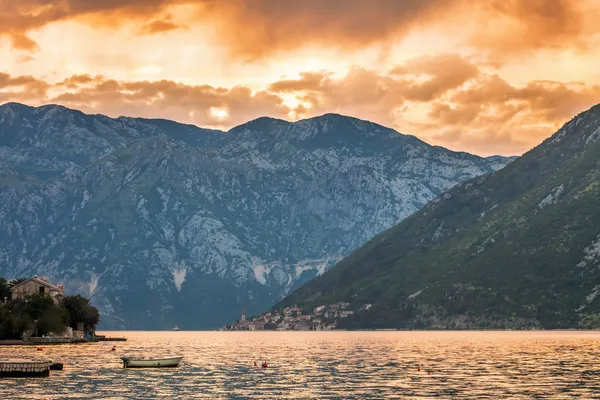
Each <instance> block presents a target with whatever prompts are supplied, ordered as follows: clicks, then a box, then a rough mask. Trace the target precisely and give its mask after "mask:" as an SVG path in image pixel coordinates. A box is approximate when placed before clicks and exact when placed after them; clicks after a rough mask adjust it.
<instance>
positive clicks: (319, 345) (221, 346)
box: [0, 332, 600, 399]
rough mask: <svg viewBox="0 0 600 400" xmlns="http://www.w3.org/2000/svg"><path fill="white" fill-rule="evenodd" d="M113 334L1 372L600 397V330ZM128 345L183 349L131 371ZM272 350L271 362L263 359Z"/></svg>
mask: <svg viewBox="0 0 600 400" xmlns="http://www.w3.org/2000/svg"><path fill="white" fill-rule="evenodd" d="M106 334H107V336H124V337H127V339H128V341H127V342H117V343H110V342H106V343H95V344H83V345H60V346H43V351H41V352H39V351H36V349H35V347H20V346H19V347H16V346H4V347H0V359H11V358H24V357H36V358H39V357H43V358H47V359H51V360H53V361H55V362H63V363H64V365H65V369H64V370H63V371H52V373H51V376H50V377H49V378H37V379H0V399H154V398H165V399H196V398H206V399H232V398H256V399H282V398H288V399H301V398H324V399H335V398H339V399H352V398H357V399H362V398H379V399H383V398H386V399H387V398H398V399H410V398H457V399H467V398H468V399H499V398H514V399H520V398H522V399H525V398H528V399H529V398H555V399H561V398H574V397H579V398H582V399H594V398H596V399H600V375H599V374H598V372H599V371H600V349H599V345H600V332H108V333H106ZM113 344H116V346H117V351H116V352H112V351H110V350H111V348H112V346H113ZM122 354H127V355H145V356H166V355H171V354H174V355H176V354H181V355H183V356H184V359H183V361H182V362H181V365H180V367H179V368H169V369H123V368H122V363H121V361H120V360H119V357H120V356H121V355H122ZM263 360H267V361H268V362H269V368H267V369H262V368H256V367H254V366H253V362H254V361H256V362H257V363H258V364H259V365H260V363H261V362H262V361H263ZM419 369H420V370H419Z"/></svg>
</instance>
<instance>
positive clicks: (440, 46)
mask: <svg viewBox="0 0 600 400" xmlns="http://www.w3.org/2000/svg"><path fill="white" fill-rule="evenodd" d="M599 17H600V0H470V1H467V0H369V1H367V0H295V1H292V0H289V1H288V0H193V1H192V0H190V1H188V0H0V103H4V102H8V101H19V102H23V103H26V104H30V105H40V104H47V103H58V104H63V105H65V106H68V107H72V108H76V109H80V110H82V111H84V112H91V113H103V114H108V115H110V116H119V115H129V116H141V117H162V118H169V119H174V120H176V121H180V122H186V123H193V124H196V125H199V126H202V127H213V128H221V129H227V128H230V127H232V126H235V125H238V124H240V123H243V122H246V121H248V120H251V119H254V118H257V117H259V116H271V117H277V118H283V119H288V120H296V119H300V118H305V117H310V116H315V115H320V114H323V113H326V112H336V113H341V114H346V115H352V116H355V117H359V118H363V119H368V120H371V121H374V122H377V123H380V124H383V125H386V126H390V127H393V128H395V129H397V130H398V131H400V132H403V133H410V134H414V135H416V136H418V137H420V138H421V139H423V140H425V141H427V142H429V143H432V144H439V145H442V146H445V147H448V148H451V149H453V150H463V151H468V152H472V153H476V154H481V155H491V154H505V155H508V154H520V153H522V152H524V151H527V150H528V149H530V148H531V147H533V146H534V145H536V144H538V143H539V142H540V141H541V140H542V139H544V138H545V137H547V136H549V135H550V134H552V133H553V132H554V131H555V130H556V129H557V128H558V127H559V126H560V125H562V124H563V123H564V122H566V121H568V120H569V119H570V118H571V117H572V116H574V115H575V114H577V113H579V112H581V111H584V110H586V109H587V108H589V107H591V106H592V105H594V104H596V103H600V24H598V21H600V18H599Z"/></svg>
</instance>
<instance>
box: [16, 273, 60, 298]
mask: <svg viewBox="0 0 600 400" xmlns="http://www.w3.org/2000/svg"><path fill="white" fill-rule="evenodd" d="M36 293H41V294H45V295H47V296H50V297H51V298H52V299H53V300H54V301H55V302H56V303H57V304H58V303H59V302H60V301H61V299H62V298H63V297H64V295H65V289H64V287H63V286H62V285H58V286H55V285H53V284H51V283H50V282H48V281H47V280H45V279H42V278H40V277H38V276H34V277H33V278H31V279H27V280H26V281H23V282H21V283H18V284H16V285H15V286H13V287H12V288H11V298H12V299H13V300H17V299H20V298H23V297H25V296H31V295H33V294H36Z"/></svg>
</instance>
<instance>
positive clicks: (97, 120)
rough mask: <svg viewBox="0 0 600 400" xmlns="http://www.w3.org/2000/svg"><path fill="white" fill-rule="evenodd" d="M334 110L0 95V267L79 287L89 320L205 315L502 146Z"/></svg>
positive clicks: (480, 168) (280, 282)
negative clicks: (217, 112)
mask: <svg viewBox="0 0 600 400" xmlns="http://www.w3.org/2000/svg"><path fill="white" fill-rule="evenodd" d="M15 108H18V109H19V110H21V111H19V110H17V111H18V112H16V111H14V109H15ZM19 112H20V113H21V114H19ZM15 113H16V114H19V115H17V117H15V115H16V114H15ZM15 118H16V119H15ZM335 118H336V119H340V120H342V121H346V122H344V123H342V124H341V125H335V124H330V123H327V118H323V119H321V120H318V121H321V122H323V124H320V123H311V122H308V123H307V122H303V123H285V124H284V125H280V124H268V125H270V126H268V127H266V128H265V127H264V126H262V124H261V122H260V121H259V123H258V124H251V125H241V126H239V127H238V130H237V133H235V134H227V133H223V132H221V131H215V130H204V129H202V128H197V127H194V126H189V125H181V124H178V123H176V122H170V121H166V122H165V121H164V120H148V119H130V118H127V117H122V118H116V119H113V118H109V117H106V116H102V115H87V114H83V113H79V112H77V113H74V112H71V110H69V109H68V108H64V107H62V108H61V107H54V108H52V107H51V108H48V107H46V108H42V109H41V111H40V109H39V108H29V107H26V108H19V107H18V106H11V107H8V108H7V107H4V108H3V107H0V155H2V157H0V273H1V274H2V275H3V276H7V277H9V278H11V277H17V276H24V275H35V274H39V275H46V276H49V277H51V278H52V279H53V280H55V281H57V282H62V283H64V284H65V288H66V290H67V292H74V291H79V292H82V293H83V294H85V295H87V296H90V297H91V298H92V300H93V301H94V304H96V305H98V306H99V308H100V310H101V313H102V321H103V322H102V324H103V325H102V327H103V328H104V329H148V328H152V327H154V328H163V329H166V328H170V327H172V326H173V325H178V326H180V327H182V328H186V329H199V328H202V329H206V328H218V327H220V326H222V325H223V324H224V323H226V322H228V321H230V320H231V319H232V318H234V316H237V315H238V314H239V312H240V310H241V309H242V308H246V310H247V312H248V313H257V312H260V311H263V310H264V309H266V308H268V307H269V306H270V305H271V304H273V303H275V302H276V301H278V300H279V299H280V298H281V297H282V296H283V295H285V294H286V293H288V292H289V291H290V290H292V289H294V288H295V287H297V286H298V285H300V284H302V283H304V282H306V281H308V280H310V279H312V278H313V277H314V276H316V275H319V274H321V273H323V272H324V271H325V270H326V269H327V268H329V267H330V266H331V265H333V264H334V263H335V262H336V261H337V260H338V259H340V258H341V257H343V256H344V255H346V254H347V253H348V252H350V251H351V250H353V249H355V248H357V247H358V246H360V245H361V244H363V243H364V242H365V241H366V240H368V239H369V238H370V237H372V236H374V235H375V234H377V233H379V232H380V231H381V230H383V229H385V228H387V227H389V226H392V225H393V224H394V223H396V222H398V221H399V220H401V219H403V218H405V217H406V216H408V215H410V214H412V213H413V212H415V211H416V210H418V209H419V208H420V207H421V206H422V205H423V204H424V203H425V202H426V201H427V200H429V199H431V198H433V197H435V196H436V195H438V194H439V193H441V192H442V191H445V190H447V189H448V188H450V187H452V186H454V185H455V184H456V183H458V182H461V181H463V180H465V179H468V178H470V177H473V176H478V175H481V174H483V173H488V172H491V171H494V170H496V169H498V168H501V167H503V166H504V165H506V164H507V163H509V162H510V161H512V159H510V158H504V159H486V158H482V157H478V156H474V155H468V154H460V153H455V152H452V151H449V150H444V149H439V148H434V147H431V146H429V145H427V144H426V143H424V142H421V141H419V140H418V139H416V138H413V137H411V136H408V135H403V134H400V133H397V132H396V134H394V136H390V135H387V134H384V135H379V134H377V132H379V131H377V132H370V130H381V132H383V133H386V132H389V131H392V132H395V131H393V130H390V129H389V128H385V127H378V126H375V125H371V124H369V123H362V124H361V123H360V122H359V120H351V121H348V120H345V119H344V118H345V117H335ZM357 121H358V122H357ZM267 129H270V130H271V131H270V133H269V135H270V136H271V137H275V138H277V140H273V139H269V135H265V132H266V130H267ZM365 132H366V134H367V135H370V134H371V133H372V134H374V136H367V135H366V134H365ZM196 133H197V134H196ZM365 138H366V139H365Z"/></svg>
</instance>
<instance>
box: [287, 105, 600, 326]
mask: <svg viewBox="0 0 600 400" xmlns="http://www.w3.org/2000/svg"><path fill="white" fill-rule="evenodd" d="M599 139H600V106H595V107H593V108H592V109H590V110H589V111H587V112H585V113H582V114H580V115H578V116H577V117H576V118H574V119H573V120H571V121H570V122H569V123H567V124H566V125H565V126H564V127H562V128H561V129H560V130H559V131H558V132H557V133H556V134H555V135H553V136H552V137H551V138H549V139H547V140H546V141H544V142H543V143H542V144H541V145H539V146H538V147H536V148H534V149H533V150H531V151H530V152H528V153H527V154H525V155H524V156H522V157H521V158H519V159H517V160H516V161H514V162H513V163H511V164H510V165H508V166H507V167H506V168H504V169H502V170H500V171H497V172H494V173H492V174H489V175H485V176H482V177H478V178H474V179H472V180H469V181H467V182H464V183H461V184H459V185H457V186H456V187H454V188H453V189H451V190H450V191H448V192H446V193H445V194H443V195H441V196H440V197H438V198H436V199H435V200H433V201H431V202H430V203H428V205H427V206H425V207H424V208H423V209H422V210H421V211H419V212H417V213H415V214H413V215H412V216H410V217H409V218H407V219H405V220H404V221H402V222H401V223H399V224H398V225H396V226H394V227H393V228H391V229H389V230H387V231H385V232H384V233H382V234H380V235H378V236H376V237H375V238H374V239H372V240H371V241H369V242H368V243H367V244H366V245H365V246H363V247H361V248H360V249H358V250H356V251H355V252H353V253H352V254H351V255H350V256H349V257H347V258H345V259H344V260H342V261H341V262H340V263H338V264H337V265H336V266H334V267H333V268H332V269H331V270H329V271H328V272H326V273H325V274H323V275H322V276H320V277H318V278H316V279H315V280H313V281H312V282H310V283H308V284H306V285H305V286H303V287H301V288H300V289H298V290H296V291H295V292H293V293H292V294H291V295H290V296H289V297H287V298H286V299H284V301H283V302H282V304H280V305H278V307H280V306H283V305H287V304H299V305H301V306H303V307H305V308H310V307H313V306H315V305H318V304H329V303H333V302H336V301H348V302H351V303H352V304H353V306H354V307H355V308H356V309H358V307H359V306H360V305H362V304H365V303H372V307H371V309H370V310H369V311H362V312H358V313H356V314H355V315H354V316H352V317H350V318H346V319H344V320H343V321H340V326H341V327H346V328H434V329H435V328H441V329H469V328H484V329H487V328H490V329H491V328H549V329H551V328H595V327H598V326H600V318H599V316H600V314H598V313H599V312H600V296H598V294H599V293H600V140H599Z"/></svg>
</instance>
